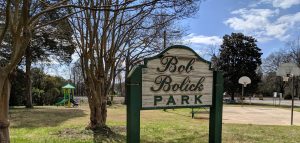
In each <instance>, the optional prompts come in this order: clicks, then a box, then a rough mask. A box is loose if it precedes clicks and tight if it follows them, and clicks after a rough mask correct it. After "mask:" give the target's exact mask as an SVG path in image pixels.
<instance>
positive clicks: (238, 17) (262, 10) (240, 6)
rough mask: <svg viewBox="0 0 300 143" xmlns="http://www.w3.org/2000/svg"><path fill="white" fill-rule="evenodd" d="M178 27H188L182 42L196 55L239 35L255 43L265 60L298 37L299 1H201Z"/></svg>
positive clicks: (299, 24) (299, 26)
mask: <svg viewBox="0 0 300 143" xmlns="http://www.w3.org/2000/svg"><path fill="white" fill-rule="evenodd" d="M181 25H183V26H188V31H187V33H188V35H187V36H186V37H184V39H185V40H186V41H188V44H189V46H190V47H192V48H194V49H195V50H196V51H197V52H199V53H200V54H204V55H205V53H206V52H207V47H208V46H209V45H220V44H221V42H222V36H224V35H225V34H230V33H231V32H242V33H244V34H245V35H249V36H253V37H255V38H256V39H257V40H258V43H257V44H258V46H259V47H260V48H261V49H262V52H263V56H262V57H263V58H265V57H267V56H268V55H269V54H270V53H272V52H273V51H276V50H279V49H283V48H285V46H286V42H288V41H291V40H295V39H297V37H299V36H300V0H253V1H252V0H205V1H203V2H202V3H201V4H200V9H199V11H198V13H197V14H196V15H195V16H193V17H192V18H188V19H185V20H183V21H182V22H181Z"/></svg>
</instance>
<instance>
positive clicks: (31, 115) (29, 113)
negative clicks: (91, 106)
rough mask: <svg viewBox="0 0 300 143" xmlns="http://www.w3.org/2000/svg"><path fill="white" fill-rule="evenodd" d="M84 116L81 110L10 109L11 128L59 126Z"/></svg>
mask: <svg viewBox="0 0 300 143" xmlns="http://www.w3.org/2000/svg"><path fill="white" fill-rule="evenodd" d="M84 116H86V114H85V113H84V111H83V110H81V109H70V108H53V107H51V108H50V107H49V108H47V107H42V108H38V107H35V108H33V109H24V108H13V109H10V122H11V126H10V127H11V128H38V127H54V126H59V125H60V124H61V123H62V122H64V121H66V120H68V119H71V118H76V117H84Z"/></svg>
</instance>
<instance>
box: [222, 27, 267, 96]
mask: <svg viewBox="0 0 300 143" xmlns="http://www.w3.org/2000/svg"><path fill="white" fill-rule="evenodd" d="M256 42H257V40H256V39H255V38H253V37H252V36H245V35H244V34H242V33H232V34H231V35H225V36H224V37H223V44H222V45H221V49H220V59H219V61H218V66H219V69H220V70H222V71H223V72H224V80H225V81H224V82H225V83H224V88H225V91H226V92H227V93H229V94H230V95H231V99H232V100H234V93H236V92H238V91H239V90H240V89H241V85H240V84H239V83H238V80H239V78H240V77H242V76H248V77H249V78H250V79H251V81H252V82H251V84H250V85H248V86H247V90H249V92H255V91H256V89H257V87H258V83H259V82H260V79H261V75H260V74H258V73H257V68H258V67H259V66H260V65H261V63H262V62H261V55H262V53H261V52H260V51H261V49H260V48H258V47H257V45H256ZM249 92H247V93H249Z"/></svg>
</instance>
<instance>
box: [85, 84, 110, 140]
mask: <svg viewBox="0 0 300 143" xmlns="http://www.w3.org/2000/svg"><path fill="white" fill-rule="evenodd" d="M102 83H104V81H103V82H102ZM96 85H97V86H96V87H95V86H89V88H88V92H87V94H88V102H89V107H90V112H91V113H90V123H89V125H88V127H87V129H91V130H93V131H96V132H99V131H100V132H101V133H103V134H109V133H111V130H110V129H109V128H108V127H107V126H106V117H107V107H106V105H107V92H108V91H109V90H105V88H103V86H104V84H101V81H100V83H99V84H96ZM90 87H94V88H90Z"/></svg>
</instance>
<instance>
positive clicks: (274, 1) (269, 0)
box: [259, 0, 300, 9]
mask: <svg viewBox="0 0 300 143" xmlns="http://www.w3.org/2000/svg"><path fill="white" fill-rule="evenodd" d="M259 3H263V4H271V5H272V6H273V7H275V8H281V9H287V8H290V7H292V6H294V5H299V4H300V0H260V1H259Z"/></svg>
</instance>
